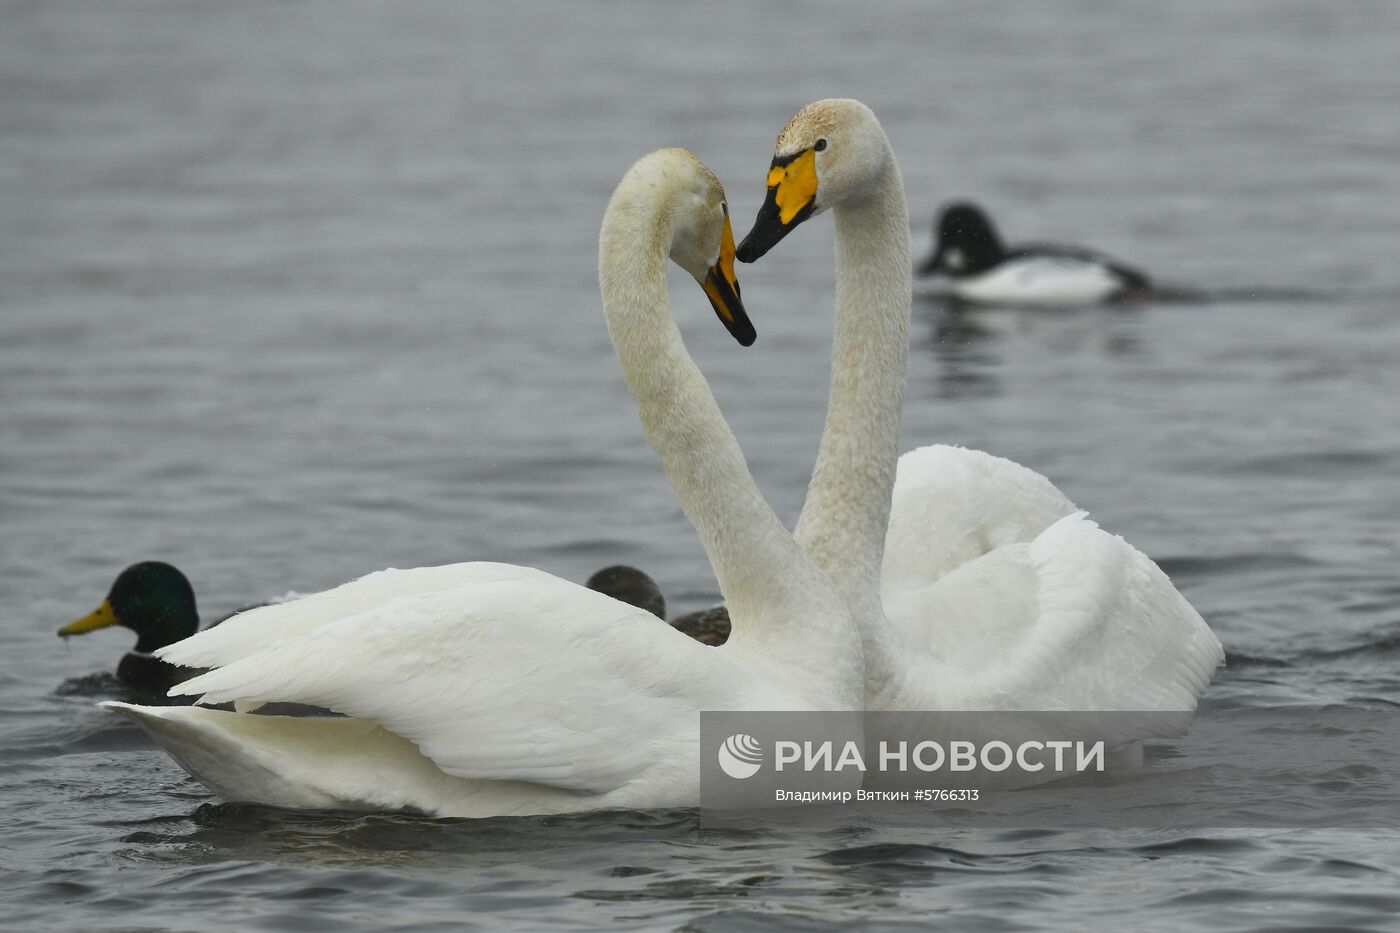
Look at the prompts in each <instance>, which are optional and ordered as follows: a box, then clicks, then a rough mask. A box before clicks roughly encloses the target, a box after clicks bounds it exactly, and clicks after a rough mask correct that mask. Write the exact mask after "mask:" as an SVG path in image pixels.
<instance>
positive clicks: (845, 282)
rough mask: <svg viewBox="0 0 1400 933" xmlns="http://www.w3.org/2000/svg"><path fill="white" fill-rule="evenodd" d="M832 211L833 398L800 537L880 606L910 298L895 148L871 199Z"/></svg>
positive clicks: (849, 588) (821, 562)
mask: <svg viewBox="0 0 1400 933" xmlns="http://www.w3.org/2000/svg"><path fill="white" fill-rule="evenodd" d="M833 213H834V214H835V221H836V330H835V339H834V342H833V348H832V360H831V396H830V400H829V401H828V405H827V415H826V427H825V430H824V432H823V434H822V441H821V447H820V449H819V451H818V454H817V466H816V469H815V471H814V472H813V475H812V482H811V485H810V486H809V488H808V491H807V501H806V503H805V504H804V507H803V510H802V515H801V518H800V519H799V520H798V526H797V540H798V542H799V543H800V544H801V545H802V546H803V548H804V549H806V551H807V553H809V554H811V555H812V556H813V557H814V558H815V560H816V561H817V564H818V566H820V567H821V568H822V569H823V570H825V571H826V573H827V574H828V575H829V576H830V577H831V579H832V582H833V583H835V584H836V586H837V588H838V589H840V590H841V591H842V592H843V593H844V595H846V597H847V599H849V600H851V601H852V603H853V606H856V607H858V606H864V607H865V608H866V609H867V610H871V609H873V610H878V608H879V606H880V593H879V584H880V566H881V562H882V560H883V557H884V547H885V531H886V527H887V526H888V524H889V517H890V496H891V493H892V491H893V488H894V475H895V463H896V461H897V460H898V456H899V419H900V411H901V409H902V407H903V404H904V378H905V370H906V368H907V365H908V356H909V316H910V304H911V300H912V291H911V289H912V285H911V281H912V280H911V257H910V244H909V214H908V209H907V208H906V206H905V201H904V185H903V182H902V180H901V178H900V174H899V168H898V166H897V164H896V163H895V159H894V154H893V153H889V155H888V157H887V159H886V162H885V168H884V170H883V171H881V172H880V173H879V175H878V176H877V180H876V182H875V184H874V185H873V187H872V190H871V191H870V193H869V194H868V195H867V196H866V197H864V198H861V199H857V200H852V201H848V202H845V203H842V204H839V205H837V206H836V207H835V208H834V209H833ZM866 614H867V613H866V612H858V615H862V616H863V615H866Z"/></svg>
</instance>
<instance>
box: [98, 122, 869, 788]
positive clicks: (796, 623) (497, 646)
mask: <svg viewBox="0 0 1400 933" xmlns="http://www.w3.org/2000/svg"><path fill="white" fill-rule="evenodd" d="M668 258H669V259H670V260H673V261H675V262H676V263H677V264H678V265H680V266H681V267H682V268H684V269H685V270H686V271H688V272H690V273H691V275H692V276H694V277H695V279H696V280H697V281H698V282H699V283H700V284H701V286H702V287H703V288H704V290H705V292H706V294H707V295H708V296H709V297H710V300H711V303H712V304H713V305H714V308H715V311H716V313H717V314H718V315H719V317H720V319H721V321H722V322H723V323H724V324H725V326H726V327H728V328H729V330H730V331H731V333H733V334H734V336H735V337H737V338H738V339H739V341H740V342H741V343H749V342H752V339H753V330H752V327H751V325H750V324H749V322H748V318H747V317H746V316H745V314H744V310H743V306H742V304H741V303H740V300H739V289H738V284H737V282H736V281H735V278H734V270H733V237H732V234H731V232H730V227H729V219H728V212H727V208H726V206H725V202H724V193H723V190H722V189H721V188H720V186H719V183H718V181H716V180H715V178H714V176H713V175H712V174H711V173H710V172H709V170H708V169H706V168H705V167H704V166H703V165H702V164H701V163H700V162H699V160H698V159H696V158H695V157H694V156H693V155H691V154H690V153H688V152H686V151H685V150H679V149H667V150H661V151H658V152H655V153H652V154H651V155H649V156H646V157H644V158H643V159H641V160H640V161H639V162H638V163H637V164H636V165H634V166H633V167H632V169H631V170H630V171H629V172H628V173H627V175H626V176H625V177H624V178H623V180H622V182H621V183H620V184H619V185H618V187H617V190H616V192H615V193H614V194H613V197H612V199H611V201H610V202H609V205H608V210H607V213H606V216H605V217H604V221H603V229H602V233H601V236H600V241H599V281H600V285H601V288H602V293H603V304H604V310H605V312H606V315H607V320H608V328H609V332H610V333H611V335H612V337H613V341H614V344H615V345H616V348H617V353H618V358H619V360H620V361H621V363H622V368H623V371H624V373H625V375H626V378H627V383H628V386H629V387H630V388H631V390H632V393H633V394H634V395H635V396H636V399H637V404H638V407H639V410H640V413H641V420H642V426H643V430H644V431H645V433H646V436H647V439H648V441H649V442H650V443H651V444H652V446H653V447H654V448H655V449H656V451H657V453H658V454H659V455H660V457H661V461H662V465H663V467H664V469H665V471H666V475H667V478H668V479H669V480H670V483H671V485H672V487H673V488H674V490H675V492H676V495H677V497H678V499H679V500H680V501H681V504H682V505H683V507H684V508H685V511H686V514H687V515H688V516H689V517H690V519H691V521H692V522H693V523H694V525H695V528H696V531H697V532H698V533H699V535H700V538H701V541H702V542H703V544H704V546H705V549H706V552H707V554H708V555H709V557H710V561H711V563H712V565H713V568H714V571H715V575H716V577H717V578H718V580H719V584H720V588H721V590H722V592H723V593H724V595H725V598H726V599H727V600H728V602H729V605H730V606H731V608H732V614H733V626H734V637H733V638H731V640H730V642H729V643H728V644H726V645H725V646H724V647H722V648H717V649H716V648H710V647H706V646H704V645H701V644H699V643H698V642H695V641H693V640H691V639H690V638H688V637H687V636H685V635H684V634H682V633H680V632H677V631H675V630H673V629H671V628H670V627H668V626H666V625H664V624H661V623H659V622H657V620H656V618H655V617H654V616H653V615H651V614H650V613H648V612H646V611H645V610H642V609H638V608H636V607H633V606H629V605H626V604H624V603H621V602H618V601H617V600H614V599H612V598H610V597H608V596H605V595H603V594H601V593H597V592H594V591H592V590H589V589H586V588H584V587H581V586H577V585H575V584H573V583H570V582H568V581H566V580H562V579H560V578H558V577H553V576H551V575H549V574H546V573H543V572H541V571H537V570H531V569H528V568H524V567H514V566H510V565H506V564H491V563H467V564H456V565H452V566H447V567H432V568H420V569H416V570H386V571H381V572H379V573H376V574H371V575H370V576H368V577H363V578H361V579H359V580H356V581H353V582H351V583H347V584H345V585H343V586H340V587H337V588H336V589H333V590H328V591H326V592H324V593H319V594H316V595H313V596H308V597H305V598H303V599H300V600H296V601H294V602H290V603H283V604H280V605H276V606H268V607H265V608H261V609H254V610H250V611H249V612H246V613H243V614H241V615H239V616H236V617H234V618H233V619H231V620H229V621H228V622H226V623H224V624H223V625H221V626H219V627H218V628H215V629H211V630H209V631H207V632H204V633H201V634H199V635H196V636H194V637H192V638H188V639H186V640H184V641H182V642H179V643H177V644H175V645H172V646H170V647H169V648H166V649H163V651H162V652H161V654H162V656H163V657H165V658H166V659H167V660H170V661H172V662H175V663H181V664H188V665H192V666H201V667H211V668H214V670H212V671H211V672H209V673H207V674H203V675H201V676H199V677H196V678H194V679H193V680H190V681H187V682H185V683H183V684H181V685H179V686H178V687H176V688H174V689H173V690H172V693H174V694H183V695H198V696H200V697H201V702H227V701H233V702H234V703H235V704H236V707H238V706H242V707H243V708H245V709H246V708H247V707H249V706H252V705H255V704H258V703H263V702H269V701H289V702H298V703H306V704H310V705H315V706H320V707H324V708H327V709H330V710H332V711H335V712H338V713H342V714H344V718H333V719H296V718H290V717H284V716H263V715H255V714H252V713H251V712H242V711H240V712H223V711H219V710H210V709H205V708H200V707H193V708H176V709H170V708H154V707H137V706H131V705H127V704H116V703H113V704H106V705H107V706H109V707H110V708H112V709H114V710H117V711H119V712H122V713H125V714H126V715H128V716H130V717H131V718H133V719H135V720H136V721H137V722H138V723H139V724H140V725H141V726H142V727H143V728H145V729H146V731H147V732H149V733H150V734H151V735H152V736H153V737H154V738H155V739H156V740H157V741H158V742H159V743H160V744H162V745H163V746H164V747H165V748H166V750H167V751H169V752H170V754H171V755H172V757H174V758H175V759H176V761H178V762H179V763H180V764H181V765H182V766H183V767H185V769H186V770H188V771H189V772H190V773H192V774H193V775H195V777H197V778H198V779H200V780H201V781H202V782H204V783H205V784H206V785H207V786H209V787H210V788H211V789H212V790H214V792H215V793H216V794H218V795H219V796H221V797H223V798H225V799H228V800H241V801H254V802H259V803H265V804H274V805H279V806H285V807H339V808H349V809H361V810H380V809H384V810H390V809H413V810H419V811H425V812H428V813H433V814H438V815H444V816H494V815H503V814H525V813H550V812H563V811H572V810H586V809H594V808H600V807H654V806H670V805H689V804H695V803H696V802H697V801H698V793H699V788H698V774H697V768H696V761H697V755H698V745H697V743H698V740H699V735H698V730H699V712H700V711H701V710H739V709H753V710H770V709H858V708H859V705H860V702H861V699H862V693H863V667H862V661H861V654H860V640H859V635H858V633H857V632H856V630H855V627H854V624H853V623H852V621H851V619H850V614H849V611H848V610H847V609H846V606H845V603H844V601H843V600H842V598H841V597H840V596H839V595H838V594H837V593H836V592H835V591H834V590H833V588H832V587H831V586H830V584H828V583H827V582H826V580H825V577H824V576H823V575H822V573H821V571H820V570H819V569H818V568H817V567H816V565H815V563H814V562H813V561H811V560H810V559H809V558H808V557H807V556H806V555H804V554H803V553H802V551H801V550H800V549H799V548H798V547H797V545H796V543H795V541H794V540H793V538H792V536H791V535H790V534H788V533H787V531H786V530H785V529H784V528H783V526H782V524H781V523H780V522H779V520H778V518H777V516H776V515H775V514H773V512H772V510H771V509H769V508H768V506H767V505H766V503H764V501H763V499H762V497H761V496H760V495H759V493H758V489H757V487H756V485H755V484H754V482H753V478H752V477H751V475H750V474H749V471H748V468H747V466H746V465H745V462H744V458H743V455H742V454H741V452H740V451H739V447H738V444H737V443H736V441H735V439H734V436H733V434H732V433H731V432H730V430H729V428H728V426H727V425H726V424H725V421H724V419H723V417H722V415H721V414H720V411H719V407H718V405H717V404H716V403H715V400H714V397H713V395H712V394H711V393H710V390H709V386H708V384H707V383H706V382H705V379H704V377H703V376H702V375H701V374H700V372H699V370H698V369H697V368H696V367H695V364H694V363H693V362H692V361H691V359H690V357H689V355H688V354H687V353H686V351H685V347H684V344H683V343H682V341H681V337H680V333H679V331H678V330H677V328H676V325H675V322H674V320H673V319H672V316H671V311H670V305H669V301H668V297H667V293H666V275H665V273H666V262H667V260H668ZM814 635H815V636H816V637H817V638H818V639H819V643H818V644H816V645H813V644H812V641H813V636H814Z"/></svg>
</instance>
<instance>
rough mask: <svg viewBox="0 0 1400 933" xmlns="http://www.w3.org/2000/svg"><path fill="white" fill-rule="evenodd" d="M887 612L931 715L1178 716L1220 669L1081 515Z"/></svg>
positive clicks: (1204, 635)
mask: <svg viewBox="0 0 1400 933" xmlns="http://www.w3.org/2000/svg"><path fill="white" fill-rule="evenodd" d="M886 609H887V611H888V612H889V614H890V616H891V617H892V618H899V619H900V620H901V623H902V624H901V626H900V627H901V629H902V630H903V631H906V632H911V631H917V632H919V633H921V637H922V639H923V640H922V642H917V643H915V644H916V647H919V648H922V649H923V650H921V651H918V652H917V654H918V655H919V656H921V657H923V658H924V659H925V660H924V661H923V662H922V665H921V669H920V670H919V672H918V674H917V675H916V679H915V681H914V682H920V683H923V684H926V685H931V688H932V690H933V691H934V692H935V696H934V697H932V699H933V700H934V701H935V702H936V703H937V704H938V705H937V706H936V707H933V708H943V709H1060V710H1164V711H1165V710H1175V711H1188V710H1194V709H1195V707H1196V701H1197V698H1198V697H1199V696H1200V695H1201V693H1202V692H1203V691H1204V690H1205V688H1206V685H1207V684H1208V683H1209V682H1210V678H1211V676H1212V674H1213V672H1214V671H1215V669H1216V667H1218V666H1219V665H1220V663H1221V662H1222V661H1223V660H1224V653H1223V651H1222V649H1221V646H1220V641H1219V639H1217V638H1216V637H1215V634H1214V633H1213V632H1211V630H1210V628H1209V627H1208V626H1207V625H1206V623H1205V622H1204V620H1202V619H1201V617H1200V615H1199V614H1198V613H1197V612H1196V610H1195V609H1194V608H1192V606H1191V604H1190V603H1188V602H1187V601H1186V599H1185V597H1183V596H1182V595H1181V594H1180V593H1179V592H1178V591H1177V589H1176V587H1174V586H1173V585H1172V583H1171V581H1170V580H1169V579H1168V578H1167V575H1166V574H1165V573H1163V572H1162V570H1161V568H1159V567H1158V566H1157V565H1156V564H1155V563H1153V562H1152V561H1151V560H1150V559H1149V558H1148V557H1147V556H1146V555H1144V554H1143V553H1141V552H1140V551H1138V550H1137V549H1136V548H1134V547H1132V546H1131V545H1130V544H1128V543H1127V542H1126V541H1124V540H1123V539H1122V538H1119V537H1117V536H1115V535H1111V534H1109V533H1107V532H1105V531H1103V530H1102V529H1100V528H1099V527H1098V525H1097V524H1095V523H1094V522H1092V521H1090V520H1088V518H1087V517H1085V515H1084V513H1082V512H1081V513H1076V514H1073V515H1069V516H1066V517H1064V518H1062V519H1060V520H1059V521H1057V522H1055V523H1054V524H1053V525H1051V526H1050V527H1049V528H1047V529H1046V530H1045V531H1044V532H1042V533H1041V534H1039V535H1037V536H1036V537H1035V538H1034V540H1032V541H1030V542H1029V543H1025V544H1010V545H1005V546H1003V547H1000V548H997V549H996V550H994V551H992V552H990V553H988V554H985V555H983V556H982V557H979V558H976V559H974V560H972V561H970V562H968V563H966V564H964V565H962V566H961V567H959V568H958V569H956V570H953V571H951V572H949V573H947V574H946V575H945V576H943V577H942V578H941V579H940V580H938V581H937V582H935V583H933V584H931V585H930V586H928V587H926V588H925V589H924V590H923V591H922V592H915V591H905V592H903V593H902V594H900V595H899V596H898V597H897V598H895V599H893V600H891V601H889V602H887V604H886ZM950 685H956V686H950ZM940 691H941V693H940Z"/></svg>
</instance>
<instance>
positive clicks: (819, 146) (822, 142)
mask: <svg viewBox="0 0 1400 933" xmlns="http://www.w3.org/2000/svg"><path fill="white" fill-rule="evenodd" d="M812 148H813V149H815V150H817V151H818V152H821V151H822V150H823V149H825V148H826V140H825V139H819V140H817V144H816V145H815V146H813V147H812Z"/></svg>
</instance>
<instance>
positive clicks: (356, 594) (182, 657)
mask: <svg viewBox="0 0 1400 933" xmlns="http://www.w3.org/2000/svg"><path fill="white" fill-rule="evenodd" d="M542 578H548V579H554V578H553V577H551V575H550V574H547V573H544V572H543V571H540V570H534V569H532V568H530V567H519V566H516V565H514V564H501V563H492V562H488V561H468V562H464V563H458V564H446V565H443V566H440V567H415V568H412V569H407V570H398V569H392V568H391V569H388V570H379V571H376V572H374V573H370V574H366V575H365V576H363V577H360V578H358V579H356V580H351V581H350V582H348V583H342V584H341V585H340V586H337V587H335V588H333V589H329V590H325V591H324V592H321V593H313V594H311V595H309V596H303V597H301V598H300V599H294V600H290V601H288V602H282V603H273V604H272V605H268V606H258V607H255V608H253V609H246V610H244V611H243V612H240V613H238V614H236V615H233V616H230V617H229V618H227V619H225V620H223V621H222V622H220V623H219V624H218V625H216V626H214V627H212V628H207V629H205V630H204V631H202V632H199V633H197V634H195V635H191V636H190V637H189V638H186V639H183V640H181V641H177V642H175V643H174V644H172V645H167V646H166V647H164V648H161V649H159V650H158V651H156V655H157V656H158V657H160V658H161V659H162V660H165V661H168V662H170V663H171V664H179V665H183V666H185V667H221V666H223V665H225V664H231V663H232V662H234V661H237V660H238V659H239V658H244V657H247V656H248V655H250V654H255V653H257V652H259V651H262V650H264V649H266V648H268V647H270V646H272V645H275V644H278V643H279V642H283V641H287V640H290V639H293V638H296V637H298V636H300V635H304V634H306V633H307V632H309V631H311V630H312V629H315V628H317V627H318V626H321V625H325V624H326V623H328V622H333V621H335V620H336V619H343V618H345V617H347V616H352V615H356V614H358V613H361V612H365V611H367V610H369V609H375V608H381V607H383V606H387V605H388V604H390V603H392V602H393V601H394V600H397V599H402V598H404V597H406V596H426V595H428V594H429V593H436V592H441V591H442V590H445V589H450V588H452V587H456V586H461V585H463V584H468V583H482V582H488V581H500V582H509V581H516V582H519V583H520V584H521V585H528V584H529V583H531V582H533V581H538V580H541V579H542Z"/></svg>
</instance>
